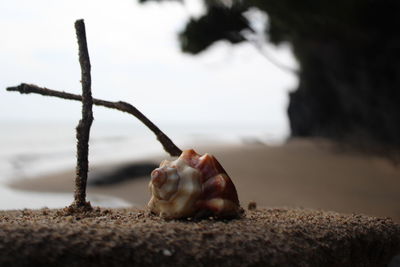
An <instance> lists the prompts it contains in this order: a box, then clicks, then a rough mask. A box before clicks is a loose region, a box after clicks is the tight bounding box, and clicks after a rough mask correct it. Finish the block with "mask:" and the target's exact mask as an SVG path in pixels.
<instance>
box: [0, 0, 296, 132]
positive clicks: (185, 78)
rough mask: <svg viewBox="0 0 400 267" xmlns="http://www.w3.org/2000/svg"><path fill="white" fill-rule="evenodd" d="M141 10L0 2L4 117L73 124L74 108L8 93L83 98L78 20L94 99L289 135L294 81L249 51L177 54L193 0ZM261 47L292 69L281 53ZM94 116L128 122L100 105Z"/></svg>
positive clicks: (89, 0) (153, 114)
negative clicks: (20, 90)
mask: <svg viewBox="0 0 400 267" xmlns="http://www.w3.org/2000/svg"><path fill="white" fill-rule="evenodd" d="M189 3H190V4H188V5H186V6H183V5H181V4H178V3H164V4H156V3H152V4H146V5H139V4H138V3H137V1H136V0H118V1H111V0H69V1H54V0H35V1H32V0H1V1H0V34H1V42H0V120H10V119H11V120H30V121H33V120H77V119H79V117H80V105H79V104H78V103H75V104H73V103H72V102H70V101H65V100H58V99H54V98H52V99H50V98H45V97H42V96H33V95H30V96H26V95H24V96H22V95H19V94H17V93H8V92H6V91H5V88H6V87H8V86H14V85H18V84H20V83H21V82H27V83H35V84H37V85H39V86H45V87H48V88H52V89H57V90H64V91H68V92H72V93H77V94H79V93H80V90H81V87H80V83H79V79H80V69H79V63H78V55H77V42H76V37H75V31H74V21H75V20H76V19H79V18H83V19H85V23H86V31H87V38H88V46H89V54H90V57H91V63H92V90H93V96H94V97H97V98H102V99H106V100H123V101H127V102H130V103H131V104H133V105H135V106H136V107H137V108H139V109H140V110H141V111H142V112H143V113H145V114H146V115H147V116H148V117H149V118H151V119H152V120H153V121H154V122H156V123H168V122H174V123H179V124H184V123H187V122H192V123H193V122H195V123H197V122H199V123H208V122H212V123H232V122H236V123H259V124H265V125H278V126H277V127H281V128H285V129H287V128H288V126H287V125H288V124H287V118H286V117H287V116H286V108H287V102H288V91H289V90H292V89H294V88H295V87H296V83H297V79H296V77H294V75H292V74H289V73H285V72H283V71H282V70H280V69H278V68H276V67H275V66H274V65H272V64H271V63H270V62H269V61H268V60H266V59H265V58H264V57H262V56H260V54H259V52H258V51H257V50H256V49H255V48H254V47H253V46H251V45H249V44H243V45H239V46H230V45H229V44H227V43H223V42H220V43H218V44H216V45H214V46H213V47H212V48H211V49H209V50H208V51H207V52H205V53H203V54H201V55H200V56H190V55H186V54H183V53H181V52H180V50H179V45H178V41H177V33H178V32H179V31H180V30H181V29H182V28H183V27H184V25H185V23H186V21H187V20H188V17H189V15H190V14H194V13H198V12H199V7H198V6H196V4H195V3H196V0H193V1H189ZM267 49H268V50H269V51H270V53H271V54H272V55H273V56H274V57H276V58H277V59H278V60H279V61H280V62H282V63H284V64H286V65H289V66H294V65H295V62H294V59H293V57H292V55H291V53H290V52H289V49H288V48H287V47H280V48H275V47H273V46H268V47H267ZM94 112H95V114H94V116H95V119H96V120H102V121H122V122H123V121H124V120H131V119H132V118H130V117H128V116H127V115H122V114H121V113H119V112H116V111H109V110H106V109H103V108H97V109H95V110H94Z"/></svg>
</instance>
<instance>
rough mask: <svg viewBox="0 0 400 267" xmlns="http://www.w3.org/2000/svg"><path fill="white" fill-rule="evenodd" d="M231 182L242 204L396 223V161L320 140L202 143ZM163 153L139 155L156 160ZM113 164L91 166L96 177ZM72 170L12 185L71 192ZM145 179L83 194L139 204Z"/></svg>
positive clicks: (399, 211) (399, 194) (399, 193)
mask: <svg viewBox="0 0 400 267" xmlns="http://www.w3.org/2000/svg"><path fill="white" fill-rule="evenodd" d="M194 148H195V149H196V150H197V151H198V152H200V153H204V152H209V153H212V154H214V155H215V156H216V157H217V158H218V160H219V161H220V162H221V164H222V165H223V166H224V168H225V169H226V170H227V172H228V173H229V175H230V176H231V178H232V180H233V182H234V183H235V185H236V187H237V190H238V193H239V199H240V201H241V203H242V205H243V206H247V204H248V203H249V202H250V201H255V202H256V203H257V205H258V206H259V207H306V208H312V209H323V210H333V211H337V212H342V213H361V214H367V215H372V216H378V217H391V218H392V219H393V220H395V221H396V222H400V165H396V164H394V163H393V162H391V161H390V160H388V159H386V158H382V157H378V156H371V155H363V154H360V153H355V152H351V151H348V150H342V149H340V147H338V146H337V145H336V144H334V143H331V142H328V141H326V140H321V139H312V140H311V139H294V140H291V141H289V142H288V143H286V144H284V145H281V146H268V145H265V144H264V145H263V144H259V143H257V144H246V145H236V146H213V147H205V146H201V145H196V146H195V147H194ZM162 158H168V157H167V156H162V155H160V156H159V157H155V158H149V159H143V161H142V163H143V162H150V163H152V162H153V163H158V162H159V161H160V160H161V159H162ZM133 164H134V163H133ZM110 168H118V166H107V165H106V166H93V167H91V173H90V174H95V175H101V173H102V172H107V170H109V169H110ZM73 177H74V174H73V170H71V171H66V172H63V173H56V174H52V175H47V176H44V177H41V178H38V179H30V180H18V181H17V182H15V183H13V184H11V187H13V188H17V189H22V190H33V191H43V192H72V191H73V189H72V186H73ZM148 180H149V177H148V176H144V177H141V178H135V179H132V180H129V181H124V182H122V183H119V184H117V185H112V186H103V187H89V188H88V194H89V195H91V194H103V195H111V196H116V197H119V198H122V199H124V200H126V201H129V202H130V203H134V204H136V205H137V206H139V207H144V206H145V205H146V203H147V201H148V200H149V192H148V189H147V184H148Z"/></svg>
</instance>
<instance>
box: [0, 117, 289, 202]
mask: <svg viewBox="0 0 400 267" xmlns="http://www.w3.org/2000/svg"><path fill="white" fill-rule="evenodd" d="M76 124H77V123H76V122H37V121H36V122H32V121H30V122H27V121H25V122H24V121H19V122H15V121H13V122H10V121H7V122H5V121H3V122H0V209H16V208H40V207H44V206H47V207H49V208H57V207H63V206H66V205H68V203H70V202H71V201H72V192H71V194H58V193H40V194H39V193H34V192H23V191H17V190H13V189H10V188H8V187H7V186H6V183H7V182H10V181H12V180H14V179H34V178H35V177H39V176H41V175H44V174H50V173H55V172H59V171H63V170H68V169H71V168H74V167H75V164H76V157H75V154H76V137H75V127H76ZM160 128H161V129H162V130H163V131H164V132H165V133H166V134H167V135H168V136H169V137H170V138H171V139H172V140H173V141H174V142H175V143H176V144H177V145H178V146H180V147H182V148H185V147H193V146H195V144H202V145H204V144H205V145H213V144H225V145H230V144H239V143H243V142H262V143H267V144H279V143H280V142H282V141H283V140H284V139H285V138H286V136H287V130H286V129H285V127H283V126H282V125H268V124H237V125H235V124H207V123H204V124H188V123H185V124H179V123H169V124H168V123H165V124H161V125H160ZM90 135H91V138H90V148H89V162H90V165H91V166H95V165H101V164H112V163H118V162H123V161H124V162H126V161H134V160H139V159H144V158H148V157H151V156H155V155H161V154H163V153H165V152H164V151H163V149H162V147H161V145H160V144H159V143H158V142H157V140H156V138H155V136H154V135H153V133H152V132H151V131H149V130H148V129H147V128H145V127H144V126H142V125H140V124H134V123H132V124H130V123H113V122H96V121H95V122H94V123H93V126H92V128H91V133H90ZM90 201H92V202H93V203H94V204H95V205H100V206H109V207H121V206H127V205H128V203H126V202H124V201H122V200H119V199H116V198H111V197H106V196H96V197H94V199H90Z"/></svg>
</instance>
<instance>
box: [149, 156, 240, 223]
mask: <svg viewBox="0 0 400 267" xmlns="http://www.w3.org/2000/svg"><path fill="white" fill-rule="evenodd" d="M149 189H150V192H151V199H150V202H149V203H148V207H149V208H150V210H151V212H153V213H155V214H158V215H161V216H162V217H164V218H168V219H178V218H187V217H204V216H215V217H219V218H226V217H235V216H236V215H238V214H239V210H240V205H239V199H238V196H237V192H236V188H235V185H234V184H233V183H232V181H231V179H230V178H229V176H228V174H227V173H226V171H225V170H224V169H223V168H222V166H221V165H220V164H219V162H218V161H217V160H216V159H215V157H214V156H212V155H209V154H204V155H199V154H197V153H196V152H195V151H194V150H192V149H190V150H185V151H183V152H182V154H181V155H180V157H179V158H178V159H176V160H174V161H167V160H164V161H163V162H161V164H160V167H159V168H157V169H155V170H154V171H153V172H152V173H151V181H150V183H149Z"/></svg>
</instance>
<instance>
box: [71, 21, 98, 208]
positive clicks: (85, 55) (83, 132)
mask: <svg viewBox="0 0 400 267" xmlns="http://www.w3.org/2000/svg"><path fill="white" fill-rule="evenodd" d="M75 31H76V36H77V38H78V46H79V63H80V65H81V83H82V119H81V120H80V121H79V123H78V126H77V127H76V139H77V165H76V177H75V194H74V203H72V206H74V207H77V208H88V209H90V208H91V206H90V203H89V202H86V183H87V177H88V168H89V161H88V154H89V136H90V127H91V125H92V122H93V112H92V106H93V98H92V92H91V77H90V60H89V52H88V48H87V42H86V31H85V23H84V22H83V20H77V21H76V22H75Z"/></svg>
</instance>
